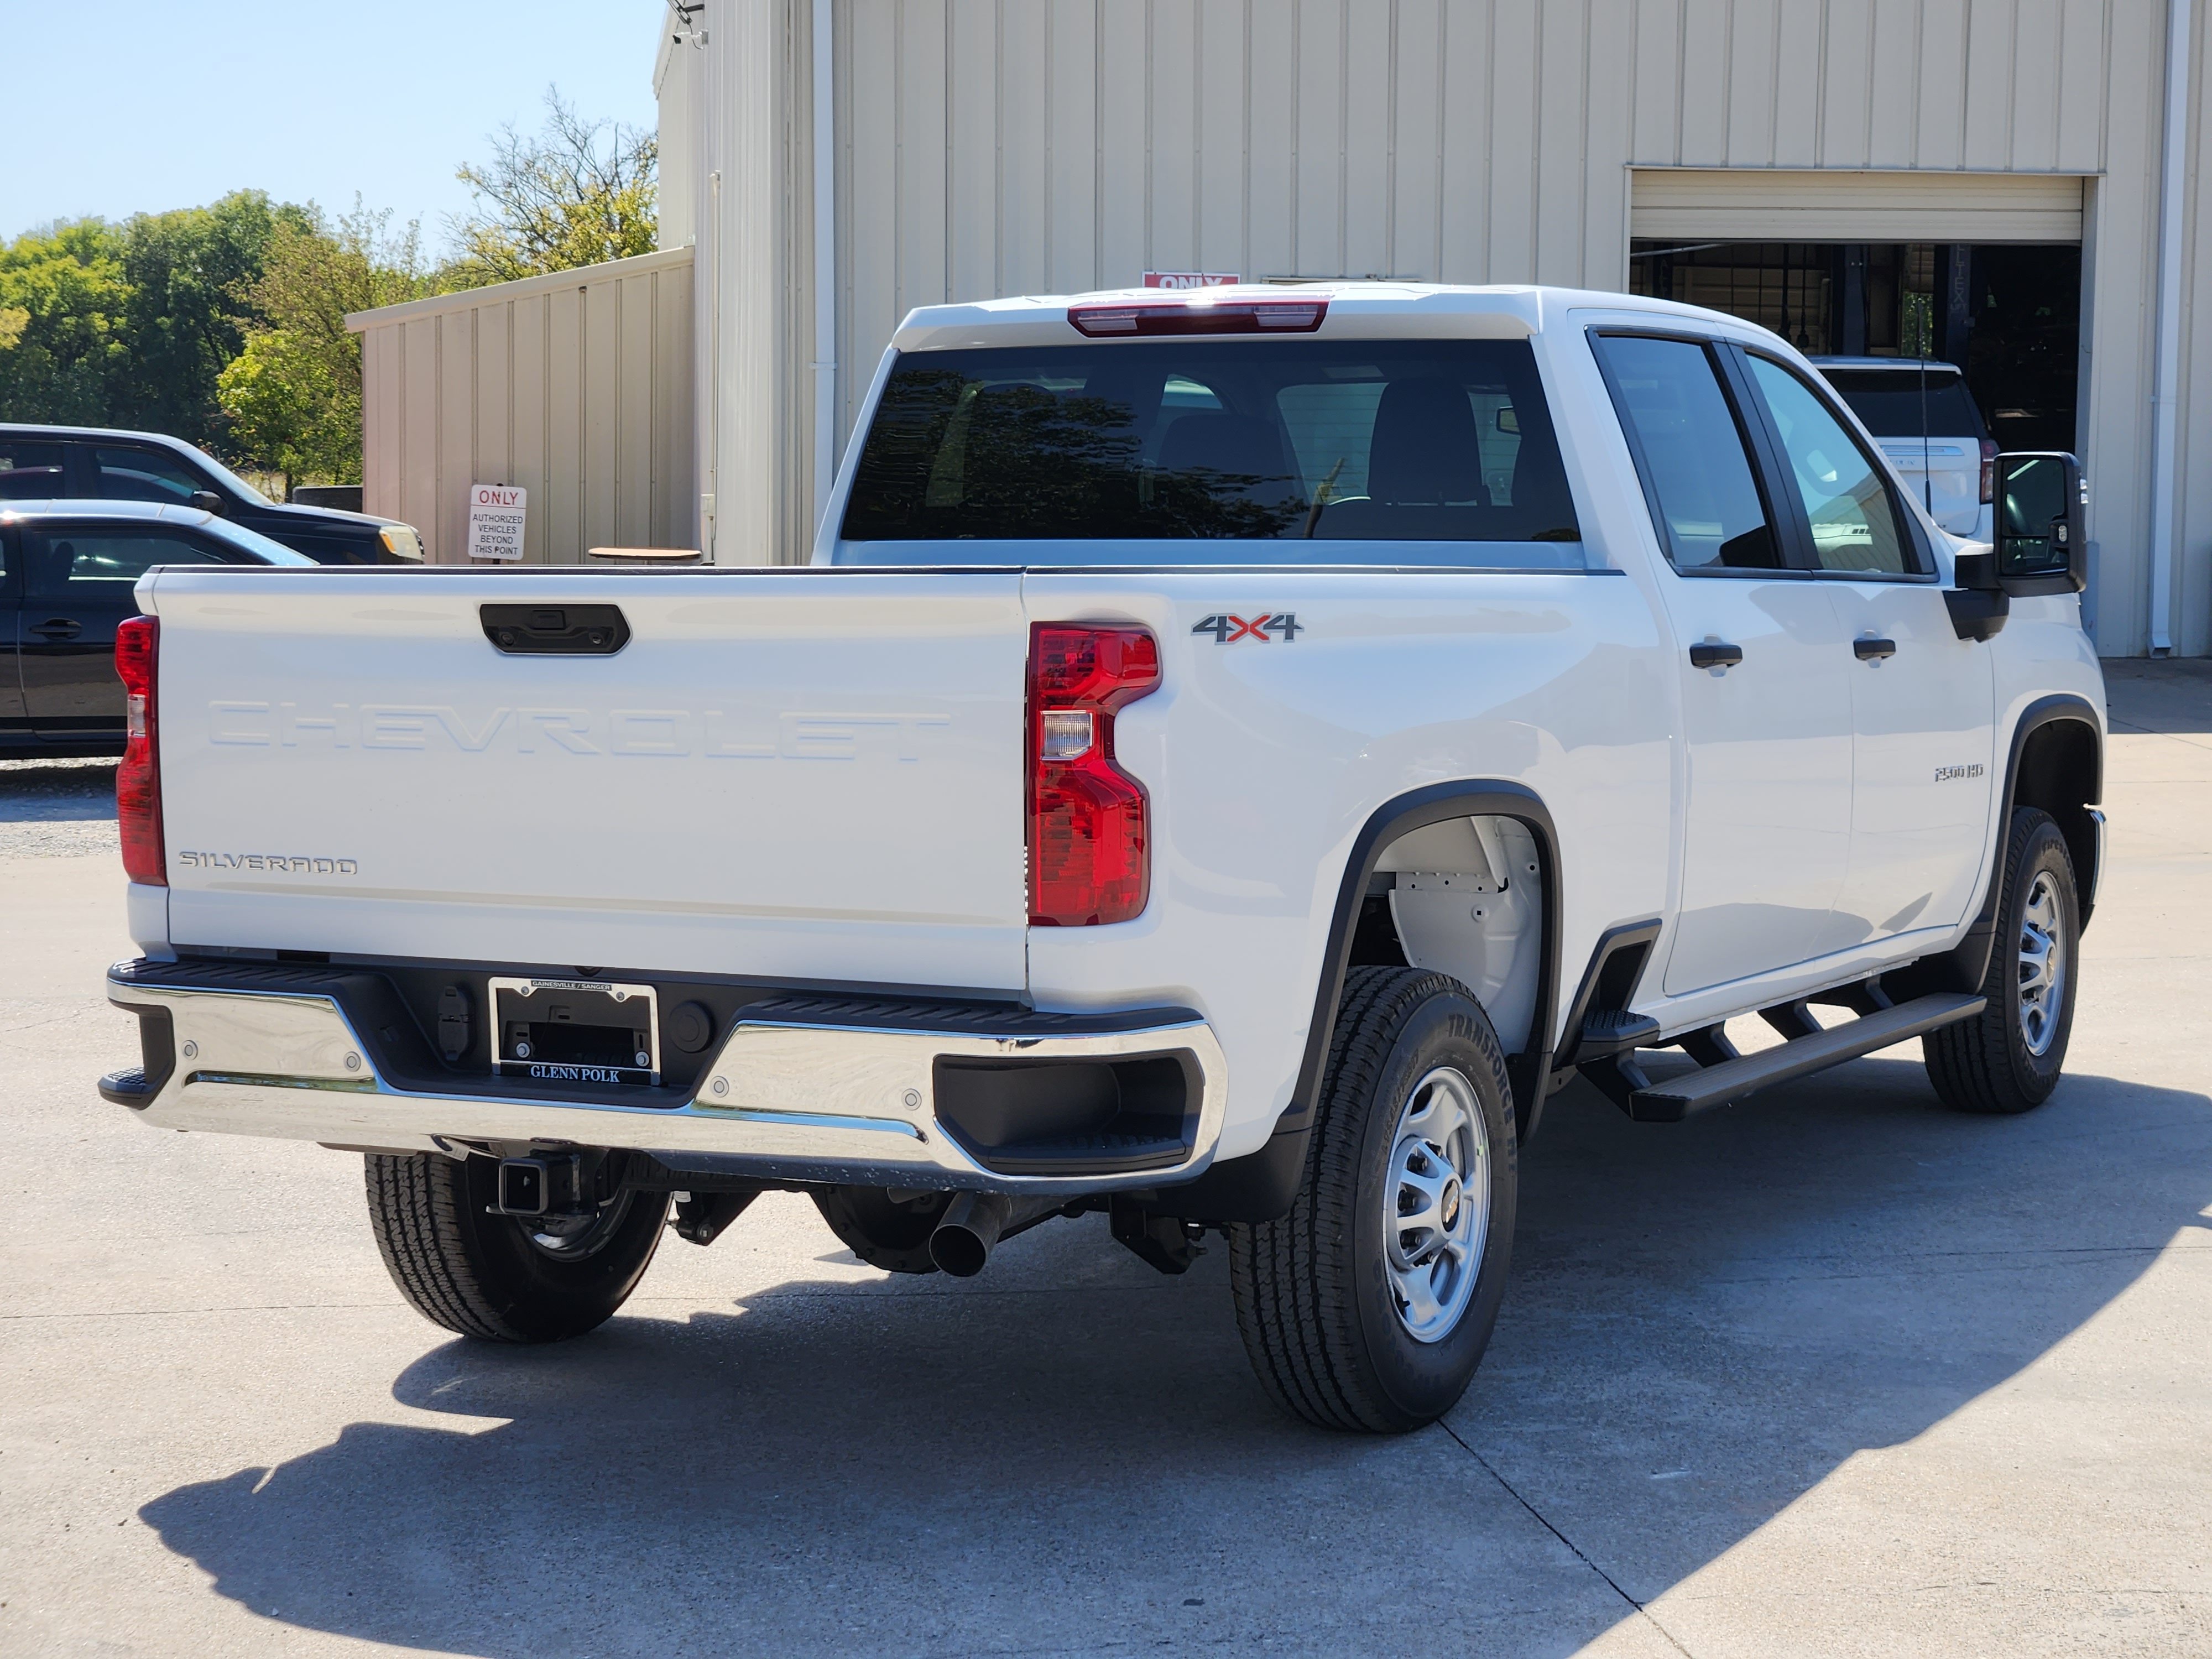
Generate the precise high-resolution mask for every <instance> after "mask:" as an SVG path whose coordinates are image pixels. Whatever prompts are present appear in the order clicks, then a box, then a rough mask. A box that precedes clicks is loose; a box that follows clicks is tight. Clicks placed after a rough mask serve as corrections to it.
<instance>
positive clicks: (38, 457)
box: [0, 437, 69, 501]
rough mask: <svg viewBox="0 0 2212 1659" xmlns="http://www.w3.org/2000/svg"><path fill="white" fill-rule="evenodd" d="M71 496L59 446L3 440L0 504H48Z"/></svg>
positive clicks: (30, 441)
mask: <svg viewBox="0 0 2212 1659" xmlns="http://www.w3.org/2000/svg"><path fill="white" fill-rule="evenodd" d="M68 494H69V487H68V485H67V484H66V483H64V480H63V477H62V447H61V446H60V445H59V444H56V443H41V442H39V441H36V440H30V439H21V438H4V437H0V501H52V500H54V499H55V498H56V497H57V496H64V495H68Z"/></svg>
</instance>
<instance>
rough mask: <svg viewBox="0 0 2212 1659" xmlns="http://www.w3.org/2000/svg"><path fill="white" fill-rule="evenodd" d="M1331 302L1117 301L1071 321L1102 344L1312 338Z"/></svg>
mask: <svg viewBox="0 0 2212 1659" xmlns="http://www.w3.org/2000/svg"><path fill="white" fill-rule="evenodd" d="M1326 316H1328V301H1327V300H1326V299H1312V300H1200V299H1194V300H1115V301H1106V302H1103V303H1098V302H1094V303H1092V304H1091V305H1087V306H1070V307H1068V308H1067V320H1068V321H1069V322H1070V323H1072V324H1073V325H1074V326H1075V330H1076V331H1077V332H1078V333H1079V334H1087V335H1089V336H1090V337H1091V338H1093V339H1097V338H1099V337H1102V336H1104V337H1112V336H1115V335H1119V336H1122V337H1130V336H1137V335H1146V334H1311V333H1312V332H1314V331H1315V330H1316V329H1318V328H1319V327H1320V326H1321V324H1322V318H1324V317H1326Z"/></svg>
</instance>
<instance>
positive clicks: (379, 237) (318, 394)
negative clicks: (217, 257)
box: [217, 200, 430, 483]
mask: <svg viewBox="0 0 2212 1659" xmlns="http://www.w3.org/2000/svg"><path fill="white" fill-rule="evenodd" d="M391 219H392V216H391V214H390V212H389V211H388V210H387V211H386V212H383V213H371V212H368V211H367V210H364V209H363V208H362V206H361V204H360V203H359V201H358V200H356V203H355V204H354V211H353V212H352V213H351V214H347V215H341V216H338V217H337V219H336V220H331V219H329V218H327V217H326V216H325V215H324V213H323V211H322V210H321V209H320V208H319V207H316V206H315V205H314V204H312V203H310V204H308V205H307V207H306V208H305V209H302V210H299V212H298V214H297V216H280V217H279V218H278V219H277V221H276V224H275V226H274V228H273V229H272V232H271V234H270V240H269V251H268V256H267V258H266V260H265V262H264V265H263V268H262V271H261V274H260V275H259V276H258V277H256V278H255V279H254V280H253V281H252V282H251V283H247V284H246V285H245V286H244V287H243V288H242V289H240V298H241V299H242V300H243V301H245V303H246V305H247V306H249V307H251V309H252V313H253V314H254V316H255V317H256V319H258V320H257V321H256V323H255V324H254V325H253V326H252V328H251V329H250V330H249V331H248V332H247V334H246V343H245V346H244V348H243V349H242V350H240V353H239V355H238V356H237V357H235V358H234V359H233V360H232V362H230V364H229V366H228V367H227V368H224V369H223V371H222V374H221V376H220V377H219V379H218V381H217V392H218V395H219V397H220V398H221V401H222V409H223V412H224V414H225V415H226V416H228V419H229V423H230V439H231V445H232V447H233V448H234V450H236V451H237V452H238V453H240V455H242V456H244V457H245V458H246V459H250V460H252V461H254V462H257V463H258V464H259V465H263V466H265V467H269V468H271V469H273V470H275V471H281V472H284V473H286V474H288V475H289V476H290V477H292V478H293V479H294V480H295V481H305V480H315V481H319V482H325V483H360V482H361V337H360V336H358V335H355V334H349V333H348V332H346V327H345V319H346V313H349V312H354V311H368V310H373V309H374V308H375V307H378V306H389V305H398V304H399V303H400V302H402V301H407V300H413V299H419V298H420V297H422V295H424V294H426V293H428V292H429V290H430V283H429V280H428V277H427V276H425V275H424V273H423V271H422V252H421V244H420V236H419V234H418V230H417V228H416V226H415V225H414V224H412V223H410V224H409V225H407V226H406V227H405V228H404V229H402V230H401V231H400V232H399V233H398V234H396V235H395V234H392V231H391V229H390V225H391Z"/></svg>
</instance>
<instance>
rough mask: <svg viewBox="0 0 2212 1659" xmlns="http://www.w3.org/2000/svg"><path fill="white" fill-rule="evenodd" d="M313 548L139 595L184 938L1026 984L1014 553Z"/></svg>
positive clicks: (173, 922)
mask: <svg viewBox="0 0 2212 1659" xmlns="http://www.w3.org/2000/svg"><path fill="white" fill-rule="evenodd" d="M306 574H307V576H308V578H309V580H305V581H301V582H299V583H297V584H296V585H295V586H289V587H283V586H258V585H257V586H250V587H249V586H241V585H240V584H237V583H235V582H233V583H228V584H226V583H224V582H222V581H221V580H217V581H216V582H215V583H212V584H210V583H209V582H207V581H206V580H202V579H197V578H196V577H195V576H194V575H192V574H191V573H189V572H186V571H173V572H169V573H167V574H164V575H162V576H161V578H159V579H158V580H157V581H156V582H155V583H154V584H152V585H151V586H150V587H149V591H148V592H147V593H146V595H145V602H146V604H147V606H148V608H149V610H151V611H154V612H155V614H157V615H158V616H159V617H161V626H162V629H163V650H164V662H165V673H166V678H165V679H164V682H163V684H162V689H161V700H162V711H163V712H162V746H163V750H164V753H165V755H166V756H167V770H166V771H165V774H164V783H165V798H166V806H167V816H168V840H169V846H170V848H171V850H172V854H173V857H172V859H171V864H172V871H171V876H170V883H171V886H170V896H169V915H168V929H169V936H170V939H172V940H173V942H174V943H175V944H176V945H179V946H180V947H183V948H185V949H192V948H206V947H218V948H220V947H253V948H259V949H264V950H266V949H277V950H289V949H297V950H314V951H342V952H346V953H360V954H365V955H374V956H393V957H398V956H408V957H443V958H447V959H453V960H496V961H520V962H544V963H568V964H572V965H573V964H578V963H581V964H586V965H592V966H608V967H614V968H646V967H649V968H652V969H656V970H659V971H664V972H665V971H684V972H699V973H742V974H749V975H764V976H769V977H794V978H802V979H811V980H823V981H857V982H866V983H870V984H878V985H883V984H915V985H937V986H959V987H970V988H974V989H977V990H992V991H997V992H1000V993H1011V992H1018V991H1019V989H1020V988H1021V986H1022V983H1023V980H1024V973H1023V963H1022V940H1023V933H1024V928H1025V922H1026V918H1025V915H1024V890H1023V884H1022V881H1023V877H1022V870H1023V851H1022V848H1023V817H1022V778H1021V771H1020V768H1019V766H1018V763H1017V762H1018V757H1019V754H1020V752H1021V744H1022V740H1023V739H1022V672H1023V663H1024V653H1025V652H1026V650H1027V630H1026V629H1025V627H1024V623H1023V620H1022V613H1021V601H1020V581H1019V579H1018V577H1017V576H1015V575H1012V574H994V575H949V576H948V575H945V574H930V575H926V576H925V575H898V574H884V573H874V572H865V573H864V572H840V573H836V574H829V573H814V572H809V571H804V570H793V571H761V572H757V573H739V572H721V573H716V574H696V575H695V574H686V573H661V574H652V575H644V574H631V573H609V574H600V573H598V572H583V571H571V572H559V571H546V572H542V573H538V574H537V575H536V576H534V577H533V578H532V580H531V581H530V584H529V585H530V589H531V592H530V594H529V596H528V597H529V599H531V600H532V602H533V603H544V604H547V605H560V604H562V603H568V604H586V603H588V604H613V605H619V606H620V607H621V609H622V611H623V615H624V617H626V618H627V619H628V621H629V625H630V628H631V629H632V637H631V639H630V641H629V644H628V645H627V646H626V647H624V648H623V651H622V652H621V653H619V654H618V655H617V656H615V657H552V656H505V655H502V654H501V653H498V652H496V651H495V650H493V649H491V647H489V645H488V644H487V642H486V641H485V638H484V635H483V629H482V627H481V626H480V625H479V623H478V621H477V606H478V605H479V604H482V603H484V602H487V601H502V600H511V599H514V598H515V597H516V593H515V586H516V585H515V584H514V583H513V581H511V580H506V579H504V578H503V577H502V576H501V575H498V574H475V573H471V572H467V571H459V570H452V571H447V570H434V571H425V572H422V573H421V574H419V575H418V576H416V577H415V578H414V581H413V584H412V586H411V587H410V592H405V593H404V594H403V593H400V592H396V591H395V588H394V584H392V583H391V582H389V581H387V580H379V579H378V577H377V576H376V575H373V574H366V573H364V574H353V573H349V572H345V571H339V570H330V571H312V572H308V573H306ZM1010 757H1012V759H1010ZM302 860H305V861H306V862H305V864H304V866H303V865H302V862H301V861H302ZM338 860H345V861H347V862H348V863H349V864H350V865H352V866H354V867H353V869H352V870H350V871H349V872H346V873H344V874H343V875H342V876H341V875H339V874H337V873H336V872H333V871H330V870H325V871H323V872H322V873H317V871H318V866H319V864H329V865H334V864H335V863H336V862H337V861H338ZM280 862H281V863H282V864H283V866H284V867H283V869H282V870H279V869H277V868H276V867H275V866H276V864H278V863H280Z"/></svg>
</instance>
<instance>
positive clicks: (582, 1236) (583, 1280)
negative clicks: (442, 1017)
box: [364, 1152, 668, 1342]
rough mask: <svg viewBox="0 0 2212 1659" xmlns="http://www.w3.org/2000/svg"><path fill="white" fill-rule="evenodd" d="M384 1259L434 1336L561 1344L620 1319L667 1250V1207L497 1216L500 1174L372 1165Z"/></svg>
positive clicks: (421, 1155) (448, 1162)
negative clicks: (436, 1329) (663, 1244)
mask: <svg viewBox="0 0 2212 1659" xmlns="http://www.w3.org/2000/svg"><path fill="white" fill-rule="evenodd" d="M366 1166H367V1167H366V1170H365V1172H364V1173H365V1178H366V1181H367V1183H368V1216H369V1221H370V1223H371V1224H372V1225H374V1228H375V1230H376V1248H377V1249H378V1250H379V1251H380V1252H381V1253H382V1255H383V1256H384V1266H385V1267H386V1271H388V1272H389V1273H391V1275H392V1283H393V1284H395V1285H398V1287H399V1293H400V1294H401V1295H402V1296H404V1297H406V1298H407V1299H408V1301H410V1303H412V1304H414V1305H415V1310H416V1312H417V1313H419V1314H421V1315H422V1316H423V1317H424V1318H425V1319H427V1320H428V1321H429V1322H431V1323H432V1324H434V1325H442V1326H444V1327H445V1328H447V1330H449V1331H458V1332H459V1333H460V1334H462V1335H463V1336H472V1337H477V1338H479V1339H481V1340H484V1341H488V1342H558V1341H562V1340H564V1339H566V1338H568V1337H572V1336H581V1335H582V1334H584V1333H585V1332H586V1331H589V1330H593V1329H596V1328H598V1327H599V1326H600V1325H603V1324H605V1322H607V1321H608V1320H609V1319H611V1317H613V1316H614V1312H615V1310H616V1309H617V1308H619V1307H621V1306H622V1304H623V1303H624V1302H626V1301H628V1300H629V1294H630V1292H631V1291H634V1290H635V1289H636V1288H637V1283H638V1280H639V1279H642V1278H644V1277H645V1269H646V1265H647V1263H648V1262H650V1261H652V1260H653V1250H654V1249H655V1248H656V1247H657V1246H658V1245H659V1243H660V1232H661V1226H660V1224H661V1220H662V1218H663V1217H664V1216H665V1214H666V1212H667V1209H668V1200H667V1197H666V1195H665V1194H660V1193H638V1192H625V1193H620V1194H617V1195H616V1196H615V1198H614V1199H613V1200H611V1201H610V1202H608V1203H606V1204H604V1205H601V1206H599V1208H598V1209H597V1210H595V1211H593V1212H592V1213H591V1214H589V1215H583V1216H574V1217H570V1216H533V1217H530V1218H522V1217H518V1216H506V1215H498V1214H494V1213H491V1211H492V1206H494V1205H495V1203H496V1202H497V1201H498V1187H499V1164H498V1162H497V1160H495V1159H493V1158H475V1157H472V1158H467V1159H465V1160H463V1159H459V1158H443V1157H441V1156H439V1155H438V1154H437V1153H435V1152H412V1153H408V1154H404V1155H400V1156H392V1155H387V1154H384V1153H380V1152H371V1153H369V1154H368V1157H367V1159H366Z"/></svg>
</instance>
